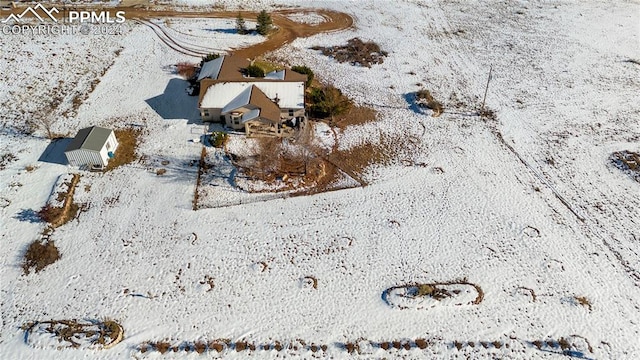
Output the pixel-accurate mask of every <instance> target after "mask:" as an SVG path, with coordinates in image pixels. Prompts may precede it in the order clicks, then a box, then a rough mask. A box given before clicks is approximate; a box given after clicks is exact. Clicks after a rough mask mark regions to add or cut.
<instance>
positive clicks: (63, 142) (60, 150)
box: [38, 138, 73, 165]
mask: <svg viewBox="0 0 640 360" xmlns="http://www.w3.org/2000/svg"><path fill="white" fill-rule="evenodd" d="M71 140H73V139H71V138H58V139H53V140H51V142H50V143H49V145H47V148H46V149H44V151H43V152H42V155H40V158H38V161H42V162H46V163H50V164H60V165H67V157H66V156H65V155H64V151H65V150H66V149H67V146H69V144H70V143H71Z"/></svg>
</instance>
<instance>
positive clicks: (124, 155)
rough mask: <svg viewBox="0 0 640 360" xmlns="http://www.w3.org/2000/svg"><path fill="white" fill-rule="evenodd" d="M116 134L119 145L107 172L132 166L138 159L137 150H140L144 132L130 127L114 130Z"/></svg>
mask: <svg viewBox="0 0 640 360" xmlns="http://www.w3.org/2000/svg"><path fill="white" fill-rule="evenodd" d="M114 133H115V136H116V139H118V143H119V145H118V148H117V149H116V152H115V156H114V157H113V158H112V159H110V160H109V164H108V165H107V169H106V171H111V170H113V169H115V168H117V167H119V166H122V165H126V164H130V163H132V162H134V161H135V160H136V159H137V155H136V149H137V148H138V143H139V141H140V136H141V135H142V130H141V129H137V128H132V127H128V128H123V129H117V130H114Z"/></svg>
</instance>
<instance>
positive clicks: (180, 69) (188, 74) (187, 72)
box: [176, 62, 198, 80]
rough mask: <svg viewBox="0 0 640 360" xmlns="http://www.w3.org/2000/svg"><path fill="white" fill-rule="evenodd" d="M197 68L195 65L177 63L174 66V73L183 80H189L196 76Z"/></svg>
mask: <svg viewBox="0 0 640 360" xmlns="http://www.w3.org/2000/svg"><path fill="white" fill-rule="evenodd" d="M197 66H198V65H197V64H192V63H188V62H179V63H177V64H176V72H177V73H178V75H180V76H182V78H183V79H185V80H189V79H191V78H193V77H194V76H195V75H196V69H197Z"/></svg>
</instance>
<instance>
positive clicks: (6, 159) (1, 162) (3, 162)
mask: <svg viewBox="0 0 640 360" xmlns="http://www.w3.org/2000/svg"><path fill="white" fill-rule="evenodd" d="M16 160H18V157H17V156H15V155H14V154H12V153H6V154H2V155H0V170H4V169H6V168H7V165H9V163H11V162H13V161H16Z"/></svg>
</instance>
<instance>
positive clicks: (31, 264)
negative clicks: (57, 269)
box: [22, 240, 60, 275]
mask: <svg viewBox="0 0 640 360" xmlns="http://www.w3.org/2000/svg"><path fill="white" fill-rule="evenodd" d="M58 259H60V252H59V251H58V248H57V247H56V245H55V244H54V242H53V240H48V241H40V240H36V241H34V242H32V243H31V244H30V245H29V247H28V248H27V252H26V253H25V254H24V262H23V264H22V270H23V271H24V274H25V275H28V274H29V272H30V270H31V269H32V268H33V269H34V270H35V272H39V271H40V270H42V269H44V268H45V267H46V266H48V265H51V264H53V263H54V262H56V261H57V260H58Z"/></svg>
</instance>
